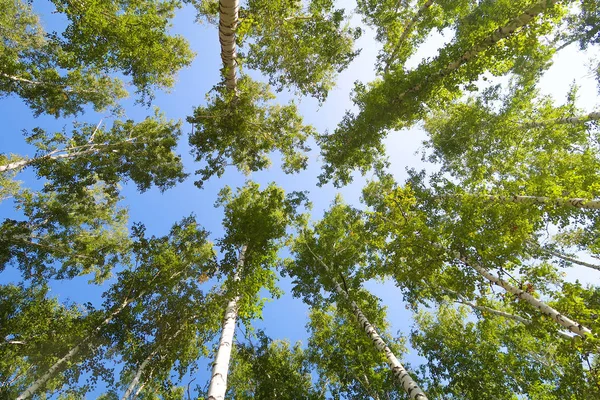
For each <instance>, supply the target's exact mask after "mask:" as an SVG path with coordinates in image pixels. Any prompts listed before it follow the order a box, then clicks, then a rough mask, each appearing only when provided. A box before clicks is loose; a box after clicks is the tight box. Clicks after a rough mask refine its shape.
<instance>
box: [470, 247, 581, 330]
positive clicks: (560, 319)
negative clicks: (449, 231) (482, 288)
mask: <svg viewBox="0 0 600 400" xmlns="http://www.w3.org/2000/svg"><path fill="white" fill-rule="evenodd" d="M461 261H462V262H463V263H464V264H465V265H467V266H469V267H471V268H473V269H474V270H475V271H477V272H478V273H479V274H480V275H481V276H483V277H485V278H486V279H487V280H489V281H490V282H492V283H494V284H496V285H498V286H500V287H502V288H503V289H504V290H506V291H507V292H510V293H512V294H514V295H515V296H517V297H518V298H519V299H521V300H524V301H526V302H528V303H529V304H531V305H532V306H533V307H535V308H537V309H538V310H540V312H542V313H543V314H546V315H547V316H549V317H550V318H552V319H553V320H554V321H556V322H557V323H558V324H560V325H561V326H563V327H565V328H567V329H568V330H569V331H571V332H573V333H575V334H576V335H579V336H582V337H585V336H586V335H591V334H592V331H591V330H590V329H589V328H586V327H585V326H583V325H581V324H580V323H577V322H576V321H573V320H572V319H570V318H568V317H566V316H564V315H561V314H560V313H559V312H558V311H557V310H555V309H554V308H552V307H550V306H549V305H547V304H546V303H544V302H542V301H540V300H538V299H536V298H535V297H533V296H532V295H530V294H529V293H527V292H526V291H524V290H521V289H519V288H517V287H514V286H512V285H511V284H510V283H508V282H506V281H504V280H502V279H500V278H498V277H497V276H494V275H493V274H491V273H489V272H488V271H487V270H486V269H485V268H482V267H481V266H479V265H477V264H475V263H469V262H467V260H465V259H464V258H461Z"/></svg>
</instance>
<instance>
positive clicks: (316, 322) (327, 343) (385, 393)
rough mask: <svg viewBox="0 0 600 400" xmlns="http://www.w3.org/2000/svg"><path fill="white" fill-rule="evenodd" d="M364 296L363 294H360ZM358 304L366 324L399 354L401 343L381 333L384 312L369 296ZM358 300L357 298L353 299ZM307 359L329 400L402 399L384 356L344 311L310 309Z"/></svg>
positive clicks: (330, 308)
mask: <svg viewBox="0 0 600 400" xmlns="http://www.w3.org/2000/svg"><path fill="white" fill-rule="evenodd" d="M361 294H364V293H361ZM366 299H368V300H367V301H362V302H361V301H358V302H359V307H360V308H361V310H362V311H363V313H365V315H366V316H367V318H368V319H369V322H371V323H372V324H374V325H375V326H376V327H377V330H378V332H379V333H380V334H381V335H382V337H383V338H384V340H385V341H386V343H388V346H390V347H391V349H392V352H393V353H394V354H395V355H397V356H400V354H402V352H403V350H404V348H403V345H402V343H403V340H402V339H394V338H391V337H390V336H389V335H387V334H384V332H385V330H386V329H387V327H388V324H387V322H386V321H385V309H383V308H381V307H380V306H379V305H376V304H377V302H376V301H375V299H374V298H373V297H372V296H366ZM357 300H358V299H357ZM307 328H308V331H309V333H310V337H309V341H308V350H307V353H308V359H309V361H310V362H311V363H314V365H315V367H316V372H317V375H318V377H319V383H318V385H317V386H320V387H322V388H323V390H324V391H326V392H328V393H329V394H330V395H331V397H332V398H333V399H348V398H355V399H358V398H360V399H387V398H389V399H404V398H405V394H404V392H402V391H401V390H398V388H397V387H396V386H395V385H394V381H393V376H392V372H391V371H390V369H389V367H388V366H387V364H386V359H385V356H384V355H383V354H382V353H381V352H379V351H378V350H377V349H376V348H375V347H374V346H373V343H372V342H371V340H370V339H369V338H368V337H367V336H366V335H365V333H364V332H363V330H362V329H361V327H360V326H359V325H358V323H357V321H356V318H355V317H354V316H353V315H350V314H349V313H348V312H347V311H346V308H343V307H340V306H338V307H333V306H330V307H327V308H325V309H318V308H313V309H312V310H311V313H310V321H309V323H308V326H307Z"/></svg>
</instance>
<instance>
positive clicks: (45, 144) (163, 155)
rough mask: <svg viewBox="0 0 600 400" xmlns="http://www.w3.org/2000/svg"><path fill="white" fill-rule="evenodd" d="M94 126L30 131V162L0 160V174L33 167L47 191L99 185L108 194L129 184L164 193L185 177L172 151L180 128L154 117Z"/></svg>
mask: <svg viewBox="0 0 600 400" xmlns="http://www.w3.org/2000/svg"><path fill="white" fill-rule="evenodd" d="M101 125H102V121H101V122H100V123H98V124H82V125H75V126H74V129H73V130H72V131H71V132H66V131H63V132H55V133H49V132H47V131H45V130H44V129H42V128H35V129H34V130H33V131H32V132H30V133H28V134H27V136H26V141H27V143H28V144H31V145H33V146H35V148H36V153H35V155H34V156H32V157H18V158H15V157H12V158H7V157H6V156H3V157H2V165H0V173H5V174H6V173H12V174H13V175H14V174H15V173H18V172H20V171H22V170H23V169H26V168H33V169H34V170H35V172H36V175H37V176H38V177H39V178H43V179H47V180H48V183H49V185H50V187H52V188H61V189H65V190H72V191H75V190H76V189H77V188H81V187H86V186H91V185H93V184H94V183H96V182H98V181H102V182H103V183H104V184H105V185H109V186H110V187H111V189H112V191H116V186H117V184H118V183H120V182H126V181H127V180H131V181H133V182H134V183H135V184H136V185H137V187H138V189H139V190H140V191H141V192H144V191H146V190H148V189H149V188H150V187H151V186H153V185H154V186H157V187H158V188H159V189H160V190H166V189H168V188H169V187H172V186H174V185H175V184H176V183H177V182H182V181H183V179H184V178H185V177H186V174H185V173H184V172H183V165H182V163H181V157H180V156H179V155H178V154H177V153H176V152H175V147H176V146H177V139H178V137H179V136H180V135H181V124H180V123H178V122H176V121H168V120H167V119H166V118H165V116H164V115H162V114H160V113H159V112H158V111H157V112H156V114H155V116H154V117H148V118H146V119H145V120H143V121H141V122H138V123H136V122H135V121H133V120H127V121H119V120H117V121H115V122H114V123H113V125H112V127H111V128H110V129H106V128H104V127H102V126H101Z"/></svg>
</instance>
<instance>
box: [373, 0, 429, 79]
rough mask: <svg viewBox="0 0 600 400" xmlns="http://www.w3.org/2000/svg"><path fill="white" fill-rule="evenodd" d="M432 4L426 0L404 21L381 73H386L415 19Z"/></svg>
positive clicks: (415, 21) (411, 28)
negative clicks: (408, 19)
mask: <svg viewBox="0 0 600 400" xmlns="http://www.w3.org/2000/svg"><path fill="white" fill-rule="evenodd" d="M432 5H433V0H427V1H426V2H425V3H424V4H423V5H422V6H421V7H419V11H417V13H416V14H415V15H414V16H413V17H412V18H411V19H410V21H408V22H407V23H406V25H404V29H403V31H402V35H400V39H398V43H396V46H395V47H394V50H393V51H392V55H391V56H390V58H389V59H388V61H387V62H386V64H385V68H384V70H383V73H386V72H387V71H388V70H389V68H390V64H391V63H393V62H394V59H395V58H396V53H398V50H400V48H401V47H402V45H403V44H404V42H405V41H406V39H407V38H408V35H409V34H410V32H411V31H412V30H413V28H414V26H415V24H416V23H417V21H419V19H421V16H423V14H424V13H425V11H427V10H428V9H429V7H431V6H432Z"/></svg>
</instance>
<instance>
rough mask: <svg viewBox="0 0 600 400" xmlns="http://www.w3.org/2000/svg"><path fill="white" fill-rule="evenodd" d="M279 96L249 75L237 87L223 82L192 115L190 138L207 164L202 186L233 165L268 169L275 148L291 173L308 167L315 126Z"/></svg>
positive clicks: (198, 154)
mask: <svg viewBox="0 0 600 400" xmlns="http://www.w3.org/2000/svg"><path fill="white" fill-rule="evenodd" d="M273 99H274V95H273V94H272V93H271V92H270V90H269V87H268V86H267V85H265V84H262V83H259V82H256V81H253V80H252V79H250V78H249V77H248V76H243V77H242V78H240V79H239V80H238V84H237V88H236V90H235V91H230V90H227V88H226V87H225V85H224V84H221V85H218V86H216V87H215V88H214V89H213V91H212V92H211V94H209V95H208V96H207V100H208V104H207V105H206V106H200V107H197V108H196V109H195V110H194V115H193V116H192V117H189V118H188V121H189V122H191V123H193V124H194V126H195V132H193V133H192V134H190V137H189V142H190V145H191V146H192V151H193V153H194V155H195V156H196V161H200V162H203V163H205V164H206V166H205V167H204V168H202V169H200V170H199V171H197V172H196V173H197V174H200V175H201V178H200V180H198V181H197V182H196V185H198V186H199V187H202V185H203V183H204V182H205V181H206V180H208V179H209V178H210V177H212V176H214V175H216V176H218V177H220V176H221V175H223V173H224V172H225V168H226V167H227V166H228V165H234V166H236V167H237V168H238V169H239V170H241V171H243V172H245V173H250V172H251V171H258V170H261V169H265V168H267V167H268V166H269V165H270V163H271V162H270V159H269V153H271V152H272V151H274V150H279V151H280V152H281V154H282V156H283V165H282V168H283V170H284V171H285V172H287V173H292V172H297V171H299V170H302V169H304V168H306V165H307V162H308V158H307V156H306V154H305V152H307V151H308V150H310V149H309V148H308V147H307V146H306V144H305V143H306V141H307V140H308V138H309V137H311V136H313V135H314V129H313V128H312V127H311V126H310V125H304V124H303V123H302V117H301V116H300V115H299V114H298V110H297V107H296V105H295V104H293V103H291V104H288V105H286V106H280V105H275V104H273V103H272V100H273Z"/></svg>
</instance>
